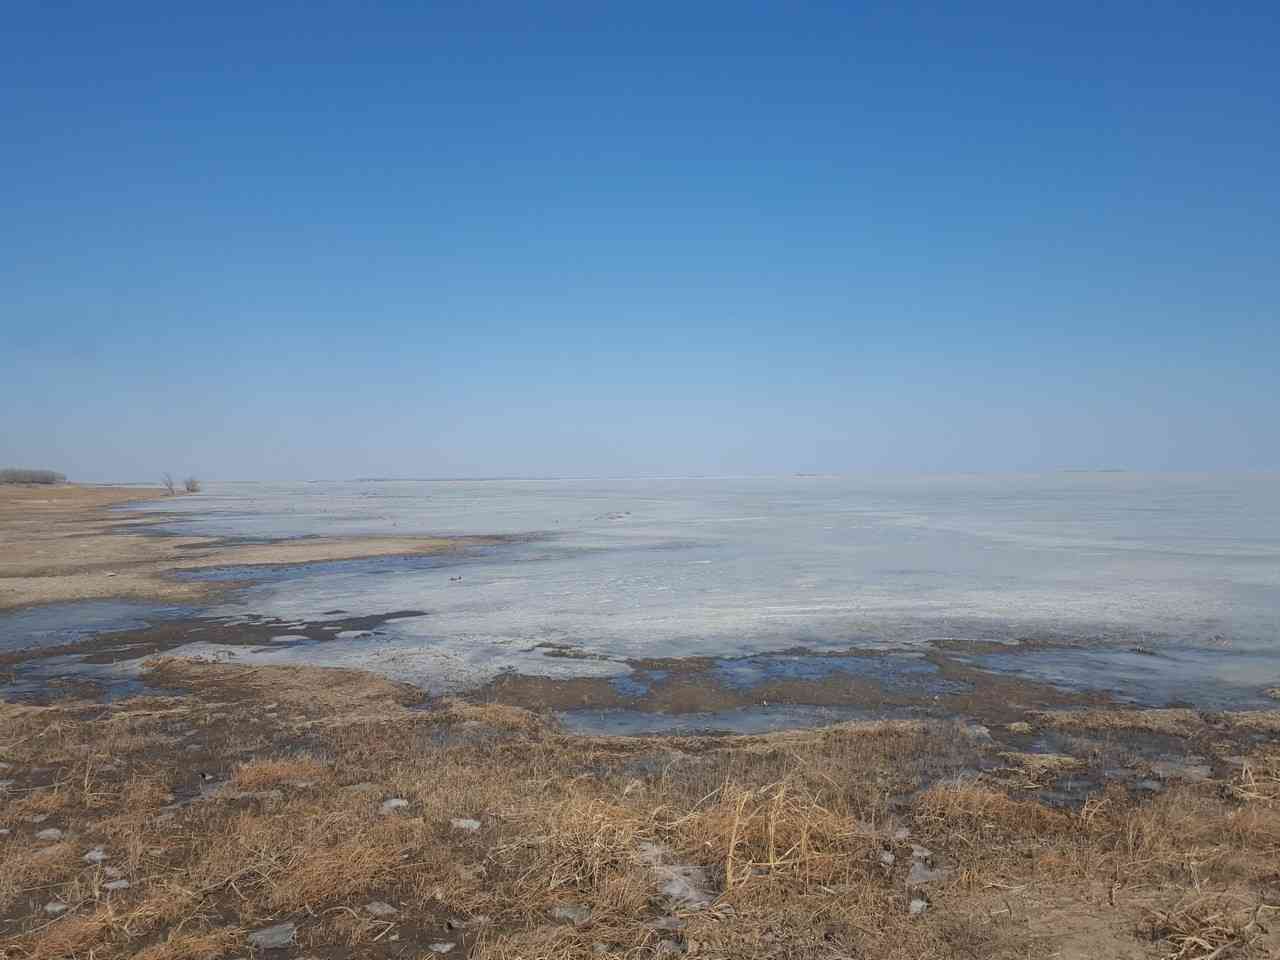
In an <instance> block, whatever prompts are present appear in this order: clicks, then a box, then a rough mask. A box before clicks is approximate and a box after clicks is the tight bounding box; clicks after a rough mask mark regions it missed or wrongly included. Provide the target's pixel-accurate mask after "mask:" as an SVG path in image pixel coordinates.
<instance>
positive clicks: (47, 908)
mask: <svg viewBox="0 0 1280 960" xmlns="http://www.w3.org/2000/svg"><path fill="white" fill-rule="evenodd" d="M44 912H45V913H47V914H48V915H49V916H51V917H60V916H62V914H64V913H66V912H67V905H66V904H65V903H59V902H58V901H57V900H51V901H50V902H48V903H46V904H45V905H44Z"/></svg>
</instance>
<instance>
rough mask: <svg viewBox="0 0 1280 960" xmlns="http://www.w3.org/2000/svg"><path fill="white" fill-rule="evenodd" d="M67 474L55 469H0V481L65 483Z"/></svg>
mask: <svg viewBox="0 0 1280 960" xmlns="http://www.w3.org/2000/svg"><path fill="white" fill-rule="evenodd" d="M66 482H67V475H66V474H65V473H58V471H56V470H17V469H14V468H12V467H9V468H6V469H0V483H66Z"/></svg>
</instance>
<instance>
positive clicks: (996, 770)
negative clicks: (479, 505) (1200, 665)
mask: <svg viewBox="0 0 1280 960" xmlns="http://www.w3.org/2000/svg"><path fill="white" fill-rule="evenodd" d="M150 679H151V680H152V682H154V683H157V684H160V685H164V686H167V687H169V688H172V689H174V690H175V691H182V695H180V696H174V697H148V698H141V699H136V700H132V701H125V702H117V703H114V704H109V705H101V704H88V703H64V704H57V705H53V706H48V707H31V706H23V705H16V704H7V705H3V706H0V762H2V763H4V764H5V767H4V768H3V771H2V772H0V779H4V780H7V781H10V782H9V783H8V784H7V785H6V788H5V789H6V792H5V794H4V797H3V802H4V806H3V813H2V814H0V829H4V830H7V831H8V833H7V834H4V835H2V836H0V859H2V860H3V863H4V864H5V869H4V870H3V871H2V872H0V917H3V924H4V925H3V928H2V933H0V936H2V937H3V940H2V945H0V956H3V957H5V958H6V960H8V958H16V957H23V958H26V957H40V958H55V957H68V958H69V957H88V956H93V957H95V958H100V960H106V958H114V957H132V956H138V957H143V958H146V960H178V958H189V960H216V958H220V957H235V956H248V955H250V954H256V955H261V956H268V957H276V958H284V957H298V958H301V957H307V956H318V957H326V958H338V957H413V958H420V957H424V956H430V955H440V956H455V957H461V956H464V955H467V956H471V957H479V958H514V957H530V958H537V957H547V958H551V957H557V958H558V957H564V958H569V957H584V958H585V957H594V956H627V957H647V956H659V955H664V954H674V953H678V952H687V953H689V954H691V955H696V956H706V957H725V958H729V957H850V956H852V957H862V956H875V957H901V958H907V957H919V958H924V957H987V956H998V957H1029V956H1037V957H1039V956H1055V955H1056V956H1063V957H1104V956H1105V957H1185V958H1207V957H1211V956H1212V957H1226V956H1242V957H1244V956H1259V957H1261V956H1270V955H1274V951H1276V950H1277V948H1278V947H1280V940H1278V939H1277V935H1276V933H1274V932H1272V923H1273V921H1274V920H1275V919H1276V905H1278V904H1280V874H1278V873H1277V872H1276V868H1275V863H1276V855H1277V854H1278V853H1280V749H1278V748H1277V740H1276V738H1277V735H1278V734H1280V714H1270V713H1262V714H1237V715H1217V716H1208V715H1199V714H1196V713H1193V712H1191V711H1148V712H1141V713H1126V712H1123V711H1109V712H1099V711H1093V712H1080V713H1071V714H1054V713H1039V714H1030V715H1028V716H1027V717H1025V718H1024V719H1022V720H1019V721H1017V722H1016V723H1014V724H1012V725H1010V727H1009V728H1008V729H1005V728H1000V729H992V730H991V731H989V732H988V731H984V730H983V729H981V728H974V727H966V726H964V725H961V724H957V723H927V722H897V723H873V724H855V725H846V726H842V727H836V728H831V729H827V730H819V731H810V732H802V733H793V734H779V735H773V736H768V737H753V738H714V739H685V740H682V739H670V738H637V739H622V738H613V739H582V738H573V737H566V736H562V735H560V734H559V733H557V732H556V731H555V730H554V729H553V728H552V727H550V726H549V725H547V724H546V723H545V722H544V721H543V720H541V719H540V718H538V717H537V716H535V715H533V714H531V713H528V712H526V711H522V710H518V709H515V708H511V707H502V706H491V705H477V704H467V703H462V702H458V701H451V702H446V703H440V704H434V705H429V706H428V707H426V708H425V709H424V708H423V705H422V704H420V703H418V700H419V697H420V693H419V692H418V691H416V690H414V689H412V688H407V687H402V686H399V685H396V684H393V683H389V682H387V681H385V680H381V679H378V678H374V677H371V676H369V675H366V674H362V673H356V672H348V671H334V670H322V669H315V668H313V669H293V668H278V667H277V668H272V667H268V668H245V667H238V666H229V665H219V664H192V663H189V662H186V661H161V662H159V663H158V664H157V665H156V666H155V667H154V669H153V670H152V676H151V678H150ZM1152 745H1154V746H1155V747H1156V748H1158V750H1159V752H1160V755H1161V756H1162V757H1180V758H1182V759H1181V761H1180V762H1170V761H1168V760H1160V761H1156V760H1153V759H1152V757H1153V756H1154V755H1155V754H1153V753H1152V750H1151V748H1152ZM1022 747H1026V749H1022ZM1050 748H1052V752H1047V751H1049V749H1050ZM1077 782H1078V783H1085V784H1100V786H1096V787H1094V788H1090V789H1077V790H1074V792H1073V789H1072V786H1071V785H1072V783H1077ZM1055 796H1056V797H1060V798H1061V799H1060V801H1059V802H1057V803H1054V802H1050V800H1051V798H1052V797H1055ZM390 801H403V802H402V803H400V802H390ZM49 831H52V832H49ZM122 881H123V884H124V885H122ZM272 928H276V929H275V930H274V931H272V934H271V935H272V936H275V937H276V938H277V939H278V940H280V941H285V942H287V945H286V946H284V947H282V948H280V949H279V950H268V949H264V948H260V947H257V946H254V940H253V939H252V938H253V937H254V935H255V934H261V933H262V932H263V931H270V930H271V929H272ZM257 942H258V943H263V942H272V941H271V940H270V939H269V938H268V939H267V940H265V941H264V940H263V939H262V938H259V940H258V941H257ZM1215 951H1216V952H1215Z"/></svg>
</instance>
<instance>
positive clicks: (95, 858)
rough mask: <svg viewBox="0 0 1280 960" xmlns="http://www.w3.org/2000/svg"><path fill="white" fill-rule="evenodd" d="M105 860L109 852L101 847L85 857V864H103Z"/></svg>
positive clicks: (95, 848)
mask: <svg viewBox="0 0 1280 960" xmlns="http://www.w3.org/2000/svg"><path fill="white" fill-rule="evenodd" d="M105 859H107V852H106V851H105V850H103V849H102V848H101V847H94V848H93V849H92V850H90V851H89V852H88V853H86V854H85V855H84V862H85V863H101V862H102V861H103V860H105Z"/></svg>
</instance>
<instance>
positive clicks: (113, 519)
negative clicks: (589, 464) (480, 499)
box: [0, 484, 503, 612]
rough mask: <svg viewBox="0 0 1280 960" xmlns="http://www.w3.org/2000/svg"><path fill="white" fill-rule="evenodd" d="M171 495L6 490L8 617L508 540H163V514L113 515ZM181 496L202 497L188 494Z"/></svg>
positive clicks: (187, 599)
mask: <svg viewBox="0 0 1280 960" xmlns="http://www.w3.org/2000/svg"><path fill="white" fill-rule="evenodd" d="M165 496H166V493H165V491H164V490H162V489H154V490H153V489H148V488H137V487H129V488H126V487H92V486H81V485H77V484H60V485H57V486H49V487H44V486H28V485H18V484H0V544H3V545H4V551H3V555H0V612H4V611H12V610H21V609H25V608H30V607H35V606H40V605H43V604H49V603H61V602H73V601H79V600H112V599H120V600H150V601H156V602H159V603H201V602H207V601H209V600H210V599H211V598H213V597H215V596H216V595H217V594H218V593H220V592H222V591H225V590H228V589H232V588H234V587H236V586H242V585H244V584H245V583H246V582H252V579H253V578H252V575H251V571H252V568H254V567H284V566H297V565H302V564H307V563H317V562H323V561H332V560H357V559H368V558H373V557H391V556H428V555H433V554H440V553H445V552H448V551H450V550H455V549H461V548H465V547H468V546H485V545H492V544H496V543H501V542H503V538H500V537H484V536H477V537H426V536H403V537H396V536H385V535H379V536H368V537H361V536H353V537H304V538H292V539H280V540H274V541H268V542H258V541H256V542H250V543H243V542H240V543H237V542H228V541H227V540H225V539H223V538H218V537H194V536H179V535H167V534H166V535H164V536H158V535H156V534H154V533H145V532H135V531H144V530H145V529H146V528H147V527H149V526H156V525H160V524H162V523H163V522H164V518H163V516H162V515H161V514H158V513H155V512H150V513H148V512H144V511H134V512H131V513H129V514H124V515H112V514H111V513H110V512H109V511H110V510H111V509H112V508H115V507H121V506H124V505H126V504H129V503H142V502H150V501H153V500H158V499H163V498H164V497H165ZM177 496H199V494H178V495H177ZM219 567H243V568H245V570H246V572H247V573H248V575H247V576H246V577H244V578H243V579H240V580H235V581H223V582H211V581H184V580H180V579H176V578H175V576H174V575H175V574H181V573H187V572H195V571H200V570H209V569H214V568H219Z"/></svg>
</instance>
